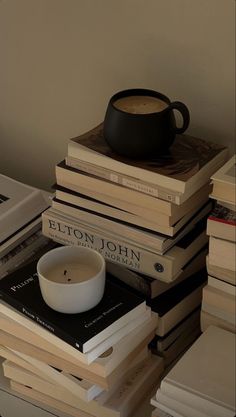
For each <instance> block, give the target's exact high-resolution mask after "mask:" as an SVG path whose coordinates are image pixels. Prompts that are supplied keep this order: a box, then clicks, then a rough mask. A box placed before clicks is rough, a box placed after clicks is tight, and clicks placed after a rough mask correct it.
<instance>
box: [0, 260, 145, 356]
mask: <svg viewBox="0 0 236 417" xmlns="http://www.w3.org/2000/svg"><path fill="white" fill-rule="evenodd" d="M0 296H1V298H2V299H3V300H4V301H6V302H7V303H8V304H10V305H12V306H13V307H15V308H16V309H17V310H18V311H20V312H22V313H23V314H25V315H26V316H28V317H29V318H31V319H32V320H34V321H36V322H37V323H38V324H39V325H41V326H43V327H45V328H47V329H48V331H49V332H52V333H53V334H55V335H57V336H58V337H60V338H62V339H64V340H65V341H66V342H68V343H69V344H70V345H72V346H74V347H75V348H76V349H78V350H79V351H81V352H83V353H85V352H87V351H89V350H91V349H92V348H94V347H95V346H96V345H98V344H99V343H101V342H102V341H104V340H105V339H106V338H108V337H109V336H111V335H112V334H114V333H115V332H117V331H118V330H120V329H121V328H122V327H123V326H125V325H126V324H128V322H129V321H130V320H134V319H135V318H137V316H139V315H142V314H143V313H144V312H145V311H146V303H145V301H144V299H143V298H141V297H139V296H136V295H135V294H133V293H132V292H131V291H128V290H126V289H122V288H120V287H119V286H117V285H115V284H114V283H113V282H112V281H111V280H110V279H109V274H107V277H106V286H105V293H104V296H103V298H102V300H101V302H100V303H99V304H98V305H97V306H96V307H94V308H93V309H91V310H89V311H88V312H84V313H80V314H70V315H67V314H62V313H58V312H56V311H54V310H52V309H51V308H50V307H48V306H47V304H46V303H45V302H44V300H43V298H42V295H41V291H40V287H39V282H38V276H37V273H36V261H35V262H32V263H31V264H29V265H26V266H25V267H23V268H21V269H20V270H18V271H16V272H15V273H12V274H11V275H9V276H7V277H5V278H3V279H2V280H1V281H0Z"/></svg>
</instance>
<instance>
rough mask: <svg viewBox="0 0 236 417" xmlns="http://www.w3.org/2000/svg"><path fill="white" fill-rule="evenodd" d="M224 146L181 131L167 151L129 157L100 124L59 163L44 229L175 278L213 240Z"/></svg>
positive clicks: (139, 269) (157, 275)
mask: <svg viewBox="0 0 236 417" xmlns="http://www.w3.org/2000/svg"><path fill="white" fill-rule="evenodd" d="M227 153H228V151H227V148H225V147H224V146H220V145H217V144H214V143H212V142H208V141H204V140H202V139H197V138H194V137H191V136H187V135H182V136H181V135H177V138H176V140H175V141H174V144H173V145H172V146H171V148H170V149H169V151H168V153H167V154H163V155H161V156H158V157H153V159H149V160H142V161H140V160H131V159H127V158H123V157H121V156H120V155H117V154H115V153H114V152H113V151H112V150H111V149H110V148H109V147H108V145H107V143H106V141H105V139H104V137H103V125H102V124H101V125H99V126H97V127H96V128H94V129H92V130H91V131H89V132H86V133H85V134H83V135H80V136H78V137H76V138H73V139H71V140H69V143H68V153H67V156H66V158H65V160H63V161H62V162H60V163H58V164H57V165H56V184H55V185H54V188H55V195H54V198H53V199H52V205H51V208H50V209H49V210H47V211H45V212H44V213H43V216H42V222H43V234H44V235H45V236H47V237H49V238H51V239H52V240H53V241H55V242H57V243H60V244H63V245H83V246H88V247H91V248H94V249H96V250H98V251H99V252H101V253H102V255H103V256H104V257H105V258H106V260H108V261H110V262H112V263H115V264H118V265H121V266H123V267H126V268H128V269H130V270H133V271H135V272H138V273H141V274H143V275H146V276H148V277H150V278H154V279H158V280H160V281H163V282H168V283H170V282H173V281H175V280H176V279H178V278H180V277H181V275H182V273H183V270H184V269H185V268H186V267H187V265H188V264H189V263H191V262H192V260H193V259H194V257H196V255H197V254H198V253H199V252H200V251H201V250H202V249H203V248H204V246H205V245H206V244H207V243H208V237H207V236H206V232H205V229H206V220H207V216H208V215H209V213H210V211H211V209H212V204H211V202H209V194H210V193H211V192H212V185H211V184H210V177H211V175H212V174H213V173H214V172H215V171H216V170H217V169H218V168H220V167H221V166H222V165H223V164H224V162H225V161H226V158H227Z"/></svg>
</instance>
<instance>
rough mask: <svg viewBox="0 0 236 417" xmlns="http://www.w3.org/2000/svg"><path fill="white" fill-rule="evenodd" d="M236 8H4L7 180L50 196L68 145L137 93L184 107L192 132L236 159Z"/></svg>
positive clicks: (46, 3)
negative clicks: (117, 96) (146, 91)
mask: <svg viewBox="0 0 236 417" xmlns="http://www.w3.org/2000/svg"><path fill="white" fill-rule="evenodd" d="M234 9H235V2H234V0H116V1H115V0H0V53H1V64H0V83H1V84H0V144H1V151H0V152H1V159H0V163H1V172H2V173H5V174H7V175H11V176H13V177H16V178H19V179H21V180H23V181H25V182H28V183H31V184H35V185H38V186H41V187H49V186H50V184H51V183H53V182H54V180H55V177H54V166H55V164H56V163H57V162H58V161H60V160H61V159H63V157H64V156H65V154H66V149H67V140H68V138H69V137H71V136H76V135H77V134H79V133H82V132H83V131H85V130H86V129H88V128H91V127H93V126H94V125H95V124H97V123H99V122H100V121H101V120H102V119H103V117H104V113H105V109H106V105H107V101H108V99H109V97H110V96H111V95H112V94H113V93H114V92H116V91H117V90H120V89H124V88H130V87H147V88H152V89H155V90H158V91H161V92H163V93H165V94H166V95H168V96H169V97H170V98H171V99H172V100H181V101H184V102H185V103H186V104H187V105H188V107H189V109H190V112H191V125H190V128H189V129H188V132H189V133H190V134H194V135H198V136H199V137H203V138H208V139H213V140H215V141H217V142H219V143H225V144H227V145H228V146H230V148H231V152H233V150H234V136H235V131H234V128H235V107H234V95H235V82H234V73H235V61H234V59H235V56H234V51H235V44H234V42H235V41H234V38H235V10H234Z"/></svg>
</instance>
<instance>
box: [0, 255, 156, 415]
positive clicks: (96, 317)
mask: <svg viewBox="0 0 236 417" xmlns="http://www.w3.org/2000/svg"><path fill="white" fill-rule="evenodd" d="M36 262H37V261H33V262H32V263H30V264H27V265H25V266H23V267H22V268H20V269H19V270H18V271H15V272H13V273H12V274H10V275H8V276H7V277H5V278H3V279H2V280H1V281H0V295H1V299H2V301H1V304H0V329H1V330H0V356H2V357H3V358H5V359H6V361H5V362H4V363H3V371H4V375H5V376H6V377H7V378H9V379H10V382H11V387H12V388H13V390H16V391H18V392H19V393H21V394H24V395H26V396H28V397H30V398H32V399H34V400H38V401H40V402H42V403H44V404H47V405H50V406H52V407H54V408H55V409H58V410H60V411H63V412H65V413H68V414H69V415H71V416H84V417H85V416H86V417H87V416H90V415H93V416H98V417H100V416H105V417H113V416H114V417H126V416H130V415H132V412H133V410H134V408H135V407H136V406H137V404H138V403H139V402H140V401H141V400H142V398H143V397H144V396H145V395H146V394H147V393H148V392H149V391H150V390H151V389H152V387H153V386H155V385H156V384H157V383H158V381H159V380H160V377H161V375H162V373H163V369H164V364H163V359H162V358H160V357H157V356H155V355H152V354H151V352H150V350H148V343H149V342H150V341H151V340H152V339H153V336H154V334H155V329H156V327H157V321H158V318H157V317H156V316H155V315H154V314H153V313H152V312H151V309H150V307H148V306H147V305H146V302H145V300H144V298H143V297H140V296H138V295H135V294H134V293H133V292H132V291H130V290H128V289H126V288H124V287H122V286H119V285H117V284H116V283H115V282H114V281H113V279H112V278H113V277H112V275H111V274H109V273H107V277H106V287H105V293H104V297H103V299H102V301H101V302H100V303H99V304H98V305H97V306H96V307H94V308H93V309H91V310H90V311H88V312H84V313H80V314H70V315H68V314H62V313H58V312H56V311H54V310H52V309H51V308H49V307H48V306H47V305H46V304H45V302H44V301H43V298H42V296H41V292H40V288H39V282H38V277H37V273H36Z"/></svg>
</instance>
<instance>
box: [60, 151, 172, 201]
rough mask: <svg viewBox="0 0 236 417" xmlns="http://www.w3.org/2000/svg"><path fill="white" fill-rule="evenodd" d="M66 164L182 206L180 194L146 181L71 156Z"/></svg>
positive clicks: (67, 158)
mask: <svg viewBox="0 0 236 417" xmlns="http://www.w3.org/2000/svg"><path fill="white" fill-rule="evenodd" d="M66 164H67V165H68V166H70V167H72V168H76V169H78V170H80V171H83V172H86V173H88V174H91V175H94V176H96V177H99V178H103V179H106V180H108V181H111V182H114V183H116V184H120V185H122V186H124V187H127V188H130V189H132V190H135V191H139V192H140V193H143V194H148V195H151V196H152V197H156V198H160V199H162V200H165V201H168V202H170V203H173V204H180V194H178V193H175V192H172V191H171V190H168V189H165V188H161V187H157V186H155V185H154V184H150V183H148V182H146V181H141V180H138V179H136V178H133V177H130V176H128V175H124V174H120V173H118V172H115V171H111V170H108V169H106V168H104V167H101V166H98V165H94V164H91V163H89V162H86V161H82V160H79V159H76V158H72V157H70V156H67V157H66Z"/></svg>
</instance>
